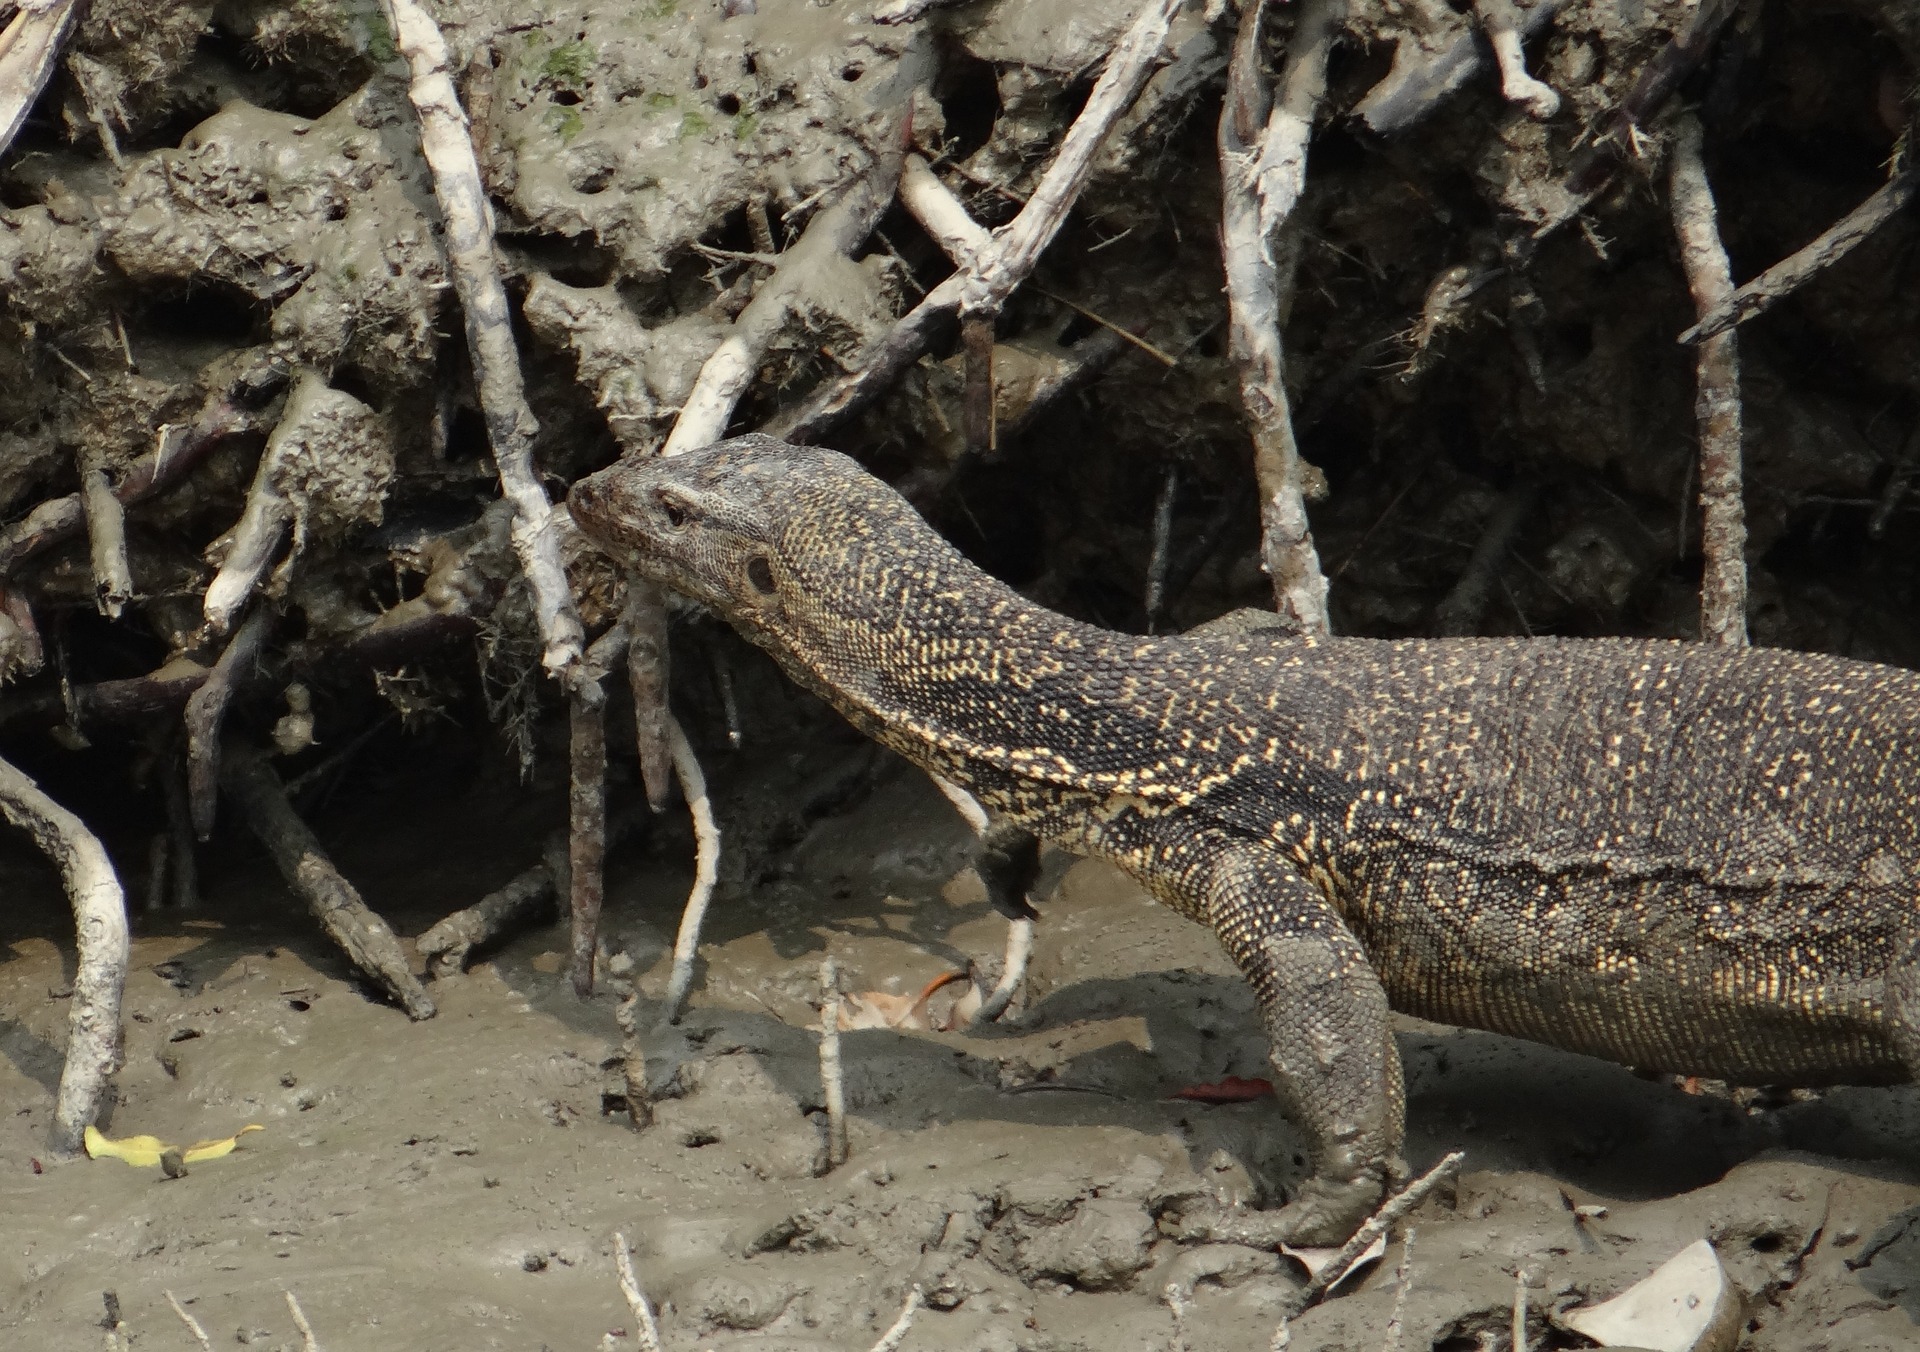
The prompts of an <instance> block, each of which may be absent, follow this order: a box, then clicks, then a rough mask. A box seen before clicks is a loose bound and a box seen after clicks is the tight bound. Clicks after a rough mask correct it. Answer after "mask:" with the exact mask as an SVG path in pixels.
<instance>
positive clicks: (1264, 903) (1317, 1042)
mask: <svg viewBox="0 0 1920 1352" xmlns="http://www.w3.org/2000/svg"><path fill="white" fill-rule="evenodd" d="M1184 852H1189V853H1195V854H1198V855H1199V856H1200V859H1199V862H1198V865H1197V867H1196V868H1194V869H1193V870H1191V871H1190V872H1189V873H1188V878H1189V879H1190V881H1189V883H1188V890H1189V895H1190V900H1191V901H1192V902H1194V903H1197V905H1198V909H1199V913H1200V918H1202V919H1204V920H1205V921H1206V922H1207V923H1208V924H1210V925H1211V926H1212V927H1213V929H1214V932H1215V933H1216V934H1218V935H1219V936H1220V943H1221V946H1222V947H1224V948H1225V949H1226V951H1227V954H1228V956H1229V957H1231V958H1232V959H1233V960H1234V962H1235V963H1236V964H1237V965H1238V966H1239V968H1240V970H1241V972H1242V973H1244V974H1245V976H1246V978H1247V980H1248V982H1249V983H1251V985H1252V986H1253V991H1254V995H1255V997H1256V998H1257V999H1258V1000H1259V1002H1260V1011H1261V1013H1262V1015H1263V1016H1264V1017H1265V1020H1266V1025H1267V1037H1268V1039H1269V1042H1270V1043H1271V1049H1270V1051H1269V1053H1268V1055H1269V1059H1270V1060H1271V1062H1272V1064H1273V1072H1274V1079H1273V1085H1274V1093H1275V1094H1276V1096H1277V1097H1278V1098H1279V1100H1280V1106H1281V1107H1282V1109H1283V1110H1284V1111H1285V1112H1286V1113H1287V1114H1288V1116H1289V1117H1291V1118H1292V1119H1293V1121H1294V1122H1295V1123H1296V1124H1297V1125H1298V1126H1299V1127H1300V1128H1301V1130H1302V1131H1303V1132H1304V1133H1305V1134H1306V1137H1307V1140H1308V1142H1309V1146H1310V1149H1311V1163H1312V1167H1313V1173H1312V1176H1311V1177H1310V1178H1308V1179H1307V1180H1306V1182H1305V1183H1304V1184H1303V1185H1302V1186H1301V1187H1300V1189H1299V1190H1298V1191H1297V1193H1296V1194H1295V1196H1294V1197H1293V1199H1292V1200H1291V1201H1289V1202H1288V1203H1287V1204H1286V1206H1284V1207H1282V1208H1281V1209H1279V1210H1278V1211H1275V1212H1269V1213H1244V1212H1229V1211H1224V1210H1218V1211H1215V1212H1213V1214H1211V1215H1208V1214H1203V1213H1204V1212H1205V1210H1206V1209H1205V1208H1200V1209H1196V1208H1193V1207H1188V1208H1186V1209H1185V1210H1184V1211H1183V1213H1182V1216H1181V1218H1180V1220H1179V1221H1178V1222H1177V1233H1179V1234H1180V1235H1182V1236H1183V1237H1187V1238H1204V1239H1216V1240H1224V1241H1229V1242H1237V1243H1252V1244H1259V1245H1271V1244H1273V1243H1276V1242H1279V1241H1286V1242H1289V1243H1294V1244H1308V1245H1312V1244H1338V1243H1340V1242H1342V1241H1343V1240H1345V1239H1346V1238H1347V1236H1348V1235H1350V1234H1351V1233H1352V1232H1353V1231H1354V1229H1355V1228H1356V1227H1357V1226H1358V1225H1359V1224H1360V1222H1361V1221H1362V1220H1364V1219H1365V1218H1366V1217H1367V1215H1368V1214H1369V1213H1370V1212H1371V1211H1372V1210H1373V1208H1374V1206H1375V1205H1376V1204H1377V1203H1378V1202H1379V1201H1380V1199H1381V1197H1382V1195H1383V1194H1384V1192H1385V1190H1386V1186H1387V1182H1388V1180H1389V1178H1390V1177H1391V1176H1392V1175H1394V1174H1396V1173H1397V1172H1399V1171H1400V1169H1401V1167H1402V1166H1401V1163H1400V1159H1399V1155H1400V1147H1401V1142H1402V1139H1403V1137H1404V1134H1405V1129H1406V1123H1405V1119H1406V1093H1405V1089H1404V1087H1403V1084H1402V1081H1401V1073H1400V1054H1399V1051H1398V1049H1397V1048H1396V1047H1395V1046H1394V1042H1393V1034H1392V1031H1391V1028H1390V1026H1389V1023H1388V1015H1387V996H1386V992H1385V991H1384V990H1383V989H1382V988H1381V985H1380V979H1379V977H1377V976H1376V975H1375V974H1374V971H1373V968H1372V967H1371V966H1370V965H1369V964H1368V962H1367V957H1366V954H1365V953H1364V952H1363V951H1362V950H1361V948H1360V944H1359V942H1358V941H1357V940H1356V939H1355V938H1354V937H1353V933H1352V931H1350V930H1349V929H1348V928H1347V925H1346V922H1345V921H1344V920H1342V919H1341V918H1340V915H1339V913H1338V912H1336V911H1335V910H1334V909H1333V907H1332V906H1331V905H1330V904H1329V903H1328V901H1327V899H1326V898H1325V897H1324V896H1322V895H1321V894H1320V892H1319V891H1318V890H1317V889H1316V888H1314V887H1313V886H1312V885H1311V884H1310V883H1308V882H1307V881H1306V879H1304V878H1302V877H1301V876H1300V875H1299V874H1298V873H1297V872H1295V871H1294V870H1293V868H1292V867H1291V866H1289V865H1288V864H1287V863H1286V862H1285V861H1283V860H1281V859H1279V858H1277V857H1276V856H1275V855H1274V854H1273V853H1272V852H1271V851H1269V850H1267V849H1264V848H1262V847H1261V846H1260V845H1258V844H1256V843H1253V842H1249V841H1244V840H1238V839H1230V838H1228V839H1222V838H1214V837H1207V838H1203V840H1202V841H1201V842H1200V843H1198V844H1195V843H1194V842H1187V844H1186V850H1185V851H1184Z"/></svg>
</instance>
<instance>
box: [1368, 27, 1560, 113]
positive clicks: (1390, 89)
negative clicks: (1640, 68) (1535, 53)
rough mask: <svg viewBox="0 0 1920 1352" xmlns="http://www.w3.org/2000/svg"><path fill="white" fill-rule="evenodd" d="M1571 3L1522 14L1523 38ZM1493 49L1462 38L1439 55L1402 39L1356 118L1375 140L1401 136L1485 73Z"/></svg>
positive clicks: (1466, 35)
mask: <svg viewBox="0 0 1920 1352" xmlns="http://www.w3.org/2000/svg"><path fill="white" fill-rule="evenodd" d="M1567 3H1568V0H1539V3H1538V4H1536V5H1534V7H1533V8H1532V9H1529V10H1524V11H1522V15H1521V19H1520V31H1519V37H1520V38H1521V40H1523V41H1524V40H1525V39H1527V38H1530V37H1532V36H1533V35H1534V34H1536V33H1538V32H1540V31H1541V30H1543V29H1545V28H1546V26H1547V25H1548V24H1550V23H1552V22H1553V17H1554V15H1556V14H1558V13H1559V12H1560V11H1561V10H1562V9H1565V8H1566V6H1567ZM1489 46H1490V44H1483V43H1482V41H1481V39H1480V37H1479V35H1478V34H1475V33H1473V32H1470V31H1469V32H1463V33H1461V34H1460V35H1459V36H1458V37H1456V38H1454V40H1453V41H1451V42H1449V43H1448V44H1447V45H1446V46H1444V47H1442V48H1441V49H1440V50H1439V51H1437V52H1431V53H1430V52H1426V51H1423V50H1422V49H1421V47H1420V45H1419V44H1418V43H1417V42H1415V41H1414V40H1413V39H1412V38H1410V37H1408V38H1403V39H1401V41H1400V43H1399V45H1398V46H1397V47H1395V49H1394V53H1393V67H1392V69H1390V70H1389V71H1388V72H1387V74H1386V78H1385V79H1383V80H1381V81H1380V83H1379V84H1377V85H1375V86H1374V87H1373V88H1372V89H1370V90H1368V91H1367V94H1366V97H1365V98H1363V99H1361V100H1360V102H1359V103H1358V104H1357V105H1355V107H1354V110H1353V115H1354V117H1355V119H1357V120H1358V121H1359V122H1360V123H1361V125H1363V126H1364V127H1366V129H1367V130H1368V131H1370V132H1372V133H1373V134H1374V135H1376V136H1397V135H1398V134H1399V133H1401V132H1403V131H1406V130H1407V129H1408V128H1410V127H1412V126H1414V125H1415V124H1416V123H1418V122H1421V121H1423V120H1424V119H1425V118H1426V117H1427V116H1428V115H1429V114H1430V113H1432V112H1433V111H1434V110H1436V109H1437V108H1439V107H1440V105H1441V104H1443V103H1445V102H1446V101H1447V100H1448V99H1450V98H1452V97H1453V96H1454V95H1455V94H1456V93H1458V92H1459V91H1460V90H1462V89H1464V88H1466V86H1467V84H1468V83H1469V82H1470V81H1472V79H1473V78H1474V77H1475V76H1476V75H1478V74H1479V73H1480V72H1481V71H1482V70H1484V69H1485V68H1486V64H1487V56H1488V54H1489Z"/></svg>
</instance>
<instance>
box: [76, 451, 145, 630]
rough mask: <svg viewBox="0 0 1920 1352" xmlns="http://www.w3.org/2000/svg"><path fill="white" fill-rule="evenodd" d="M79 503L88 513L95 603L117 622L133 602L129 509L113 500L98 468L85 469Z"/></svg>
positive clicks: (110, 488) (81, 472)
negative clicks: (128, 540)
mask: <svg viewBox="0 0 1920 1352" xmlns="http://www.w3.org/2000/svg"><path fill="white" fill-rule="evenodd" d="M80 501H81V504H82V505H83V506H84V507H85V509H86V513H87V542H88V544H89V546H90V549H91V555H92V559H93V591H94V598H95V603H96V604H97V605H98V606H99V607H100V613H101V614H102V615H105V616H106V617H107V618H108V619H110V620H117V619H119V618H120V612H121V611H122V610H124V609H125V608H126V604H127V602H129V601H131V600H132V599H133V572H132V570H131V569H129V568H128V567H127V516H126V507H125V506H124V505H123V504H122V503H121V501H120V499H119V498H117V497H115V496H114V492H113V483H112V481H111V480H109V479H108V478H107V472H106V471H105V470H104V469H102V468H101V467H100V466H98V465H84V466H82V468H81V471H80Z"/></svg>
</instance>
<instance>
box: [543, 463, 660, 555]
mask: <svg viewBox="0 0 1920 1352" xmlns="http://www.w3.org/2000/svg"><path fill="white" fill-rule="evenodd" d="M644 477H645V468H644V467H643V466H636V465H627V464H616V465H611V466H609V467H608V468H606V469H603V470H600V471H599V472H597V473H594V474H589V475H588V476H587V477H586V478H584V479H581V480H580V481H579V482H578V483H576V484H574V486H573V489H572V491H571V492H569V493H568V494H567V509H568V510H569V511H571V512H572V513H573V519H574V521H575V522H577V523H578V524H579V526H580V529H581V530H583V531H585V532H586V534H587V538H588V539H590V540H592V541H593V542H594V543H595V544H597V545H600V546H601V547H602V548H604V549H606V550H607V551H608V552H609V553H611V554H612V555H613V556H614V557H615V558H617V559H619V560H620V562H622V563H625V564H630V565H632V566H634V567H637V568H640V569H641V570H643V571H646V572H653V571H654V570H655V569H658V568H660V567H661V566H662V565H664V564H665V563H666V561H667V560H666V557H665V551H664V550H663V549H662V548H661V545H662V544H663V543H664V540H663V536H664V535H665V533H666V531H667V529H668V528H669V527H670V525H671V523H670V522H669V521H667V519H666V518H665V516H664V514H663V513H661V512H660V510H659V509H658V506H657V504H656V503H655V502H654V501H653V498H654V495H653V494H652V493H650V492H648V491H647V489H646V488H645V487H644V486H643V485H642V484H640V483H639V482H637V481H638V480H640V479H642V478H644ZM654 517H659V518H660V519H659V520H658V521H655V520H654V519H653V518H654Z"/></svg>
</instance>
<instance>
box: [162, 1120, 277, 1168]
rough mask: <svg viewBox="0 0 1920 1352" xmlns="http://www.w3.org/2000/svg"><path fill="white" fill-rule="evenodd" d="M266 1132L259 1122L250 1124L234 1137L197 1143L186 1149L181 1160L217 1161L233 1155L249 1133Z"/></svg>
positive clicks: (195, 1161) (189, 1162)
mask: <svg viewBox="0 0 1920 1352" xmlns="http://www.w3.org/2000/svg"><path fill="white" fill-rule="evenodd" d="M265 1130H266V1128H265V1127H263V1126H261V1125H260V1124H259V1123H258V1122H249V1123H248V1124H247V1125H246V1126H244V1127H242V1128H240V1130H238V1131H236V1132H234V1133H233V1135H231V1136H223V1137H222V1138H221V1139H219V1140H217V1141H195V1142H194V1143H193V1144H192V1145H190V1146H188V1147H187V1148H186V1150H185V1152H184V1153H183V1154H182V1155H181V1156H180V1158H181V1159H183V1160H185V1161H186V1162H187V1163H188V1164H198V1163H199V1162H200V1161H201V1160H217V1159H219V1158H220V1157H221V1156H222V1155H231V1154H232V1153H233V1148H234V1147H235V1146H237V1145H239V1144H240V1138H241V1137H242V1136H245V1135H246V1134H247V1133H248V1132H250V1131H265Z"/></svg>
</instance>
